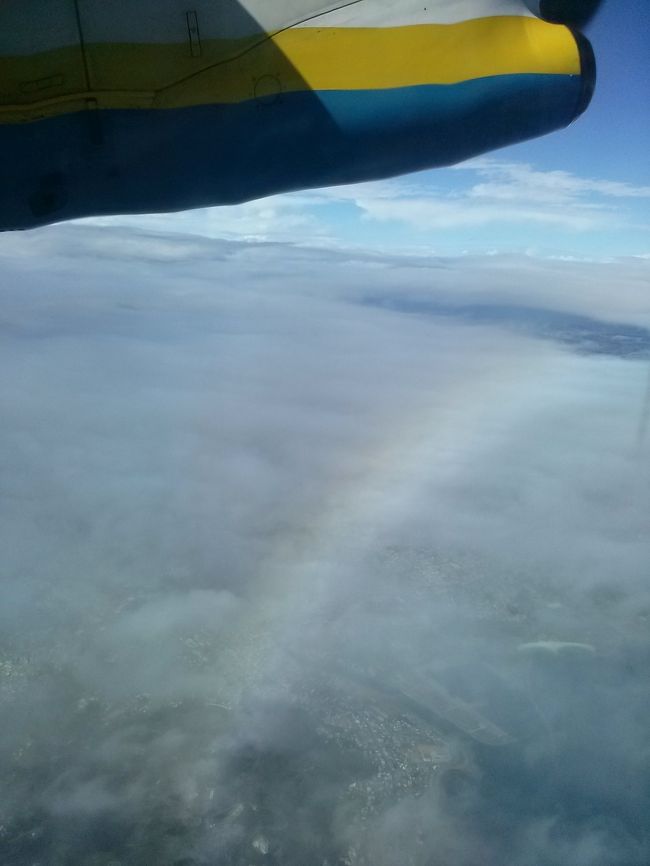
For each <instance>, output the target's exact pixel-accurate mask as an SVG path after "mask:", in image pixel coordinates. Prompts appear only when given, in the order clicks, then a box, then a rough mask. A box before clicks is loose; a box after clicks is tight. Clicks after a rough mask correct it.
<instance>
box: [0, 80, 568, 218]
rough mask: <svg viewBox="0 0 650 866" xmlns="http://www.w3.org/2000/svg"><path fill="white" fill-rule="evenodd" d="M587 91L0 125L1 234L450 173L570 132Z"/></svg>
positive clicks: (511, 87)
mask: <svg viewBox="0 0 650 866" xmlns="http://www.w3.org/2000/svg"><path fill="white" fill-rule="evenodd" d="M582 89H583V80H582V78H581V77H579V76H563V75H512V76H497V77H493V78H482V79H476V80H472V81H466V82H462V83H459V84H453V85H422V86H418V87H409V88H401V89H395V90H372V91H325V92H321V93H315V92H302V93H289V94H283V95H282V96H281V97H280V98H278V100H277V101H276V102H274V103H272V104H260V103H257V102H254V101H250V102H245V103H239V104H236V105H208V106H195V107H191V108H184V109H169V110H111V111H101V112H97V111H96V112H89V113H87V114H72V115H65V116H61V117H56V118H50V119H46V120H41V121H37V122H33V123H27V124H16V125H5V126H0V228H4V229H7V228H26V227H30V226H34V225H39V224H43V223H47V222H54V221H58V220H64V219H72V218H74V217H78V216H87V215H93V214H110V213H138V212H140V213H142V212H151V211H170V210H182V209H185V208H190V207H201V206H206V205H210V204H230V203H234V202H239V201H244V200H247V199H251V198H257V197H260V196H264V195H269V194H272V193H276V192H282V191H287V190H294V189H302V188H308V187H317V186H328V185H332V184H340V183H347V182H354V181H361V180H368V179H373V178H381V177H388V176H391V175H395V174H400V173H404V172H408V171H416V170H418V169H423V168H433V167H437V166H442V165H449V164H452V163H455V162H459V161H461V160H463V159H467V158H468V157H471V156H474V155H477V154H480V153H484V152H486V151H489V150H492V149H494V148H498V147H502V146H504V145H507V144H512V143H514V142H517V141H521V140H524V139H527V138H532V137H534V136H537V135H541V134H543V133H546V132H550V131H551V130H554V129H557V128H559V127H562V126H565V125H566V124H567V123H569V122H570V121H571V120H572V119H573V118H574V117H575V115H576V113H577V110H578V107H579V105H580V99H581V94H582Z"/></svg>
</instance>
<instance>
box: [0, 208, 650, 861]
mask: <svg viewBox="0 0 650 866" xmlns="http://www.w3.org/2000/svg"><path fill="white" fill-rule="evenodd" d="M647 265H648V263H647V262H645V261H643V260H630V261H626V262H623V261H620V262H616V263H612V264H611V265H607V266H595V265H590V264H588V263H579V262H560V261H547V262H539V261H536V260H532V259H527V258H525V257H508V258H506V257H492V258H483V259H481V260H478V259H469V258H468V259H465V260H462V261H458V260H446V259H438V260H426V259H422V258H417V257H412V258H407V257H401V258H399V257H390V256H380V255H378V254H374V255H371V254H361V253H358V254H354V255H352V254H343V253H337V252H335V251H332V250H327V249H320V250H314V249H307V248H299V247H295V246H292V245H289V244H286V243H275V244H269V243H261V242H256V243H252V242H249V243H242V242H234V241H218V240H209V239H207V238H205V237H197V236H192V235H174V234H162V233H159V232H158V233H157V232H154V231H151V230H150V231H143V230H139V231H138V230H135V229H133V228H130V229H127V228H120V227H119V226H110V227H109V226H105V227H102V228H99V227H96V226H88V225H85V226H63V227H54V228H52V229H49V230H47V231H42V232H36V233H33V234H30V235H21V236H6V237H3V238H2V239H1V245H0V274H1V275H2V276H1V278H2V285H3V313H2V321H1V322H0V328H1V329H2V333H3V339H2V343H1V347H0V354H1V356H2V357H1V360H2V369H3V377H2V386H1V391H0V399H1V400H2V404H3V411H2V415H3V418H4V422H3V425H2V448H1V453H2V455H3V464H4V465H3V496H2V509H3V512H2V515H1V520H0V525H1V527H2V533H3V539H2V549H3V565H2V573H3V574H2V581H1V582H0V629H1V635H2V640H1V643H0V666H1V672H2V680H1V683H2V685H1V690H2V691H1V695H2V700H3V706H4V712H3V719H4V721H3V727H2V731H1V732H0V764H1V765H2V766H1V770H2V772H0V786H1V787H2V796H1V798H0V804H1V805H0V824H1V825H2V830H1V831H0V852H2V857H1V858H0V859H2V862H3V863H7V864H16V866H23V864H24V866H27V864H34V863H36V862H38V863H47V864H48V866H49V864H52V866H59V864H72V863H75V864H76V863H84V864H90V866H108V864H121V866H126V864H129V866H131V864H142V863H156V864H161V866H168V864H169V866H172V864H174V866H181V864H184V866H190V864H195V866H207V864H242V866H246V864H251V863H269V864H270V863H275V864H283V866H290V864H301V866H305V864H317V866H324V864H326V863H327V864H329V866H334V864H348V866H350V864H354V866H360V864H367V866H370V864H372V866H395V864H400V866H411V864H412V866H420V864H422V866H425V864H431V863H433V862H435V863H439V864H444V866H479V864H481V866H497V864H502V863H504V862H508V863H510V864H513V866H528V864H530V866H533V864H534V866H539V864H541V866H547V864H548V866H556V864H559V863H571V864H576V866H633V864H634V866H641V864H645V863H646V862H647V861H648V857H649V855H650V840H649V837H648V834H647V829H646V827H645V822H644V815H645V814H647V809H648V805H649V803H648V794H647V783H648V778H649V777H650V767H649V766H648V754H650V750H649V749H648V746H649V742H648V732H647V724H646V720H647V711H648V708H649V707H648V696H647V688H646V682H647V673H648V660H649V655H648V650H649V644H648V631H647V625H648V616H649V615H650V595H649V593H648V587H647V562H648V561H649V554H650V533H649V531H648V526H647V519H646V515H647V514H648V508H649V506H650V490H649V486H648V453H649V452H648V443H647V441H646V437H645V435H639V431H640V429H641V430H642V428H643V418H644V414H643V413H644V411H645V410H644V408H643V406H644V394H645V391H646V387H647V386H646V382H647V364H646V363H644V362H643V361H641V360H626V359H625V357H624V356H625V354H626V353H625V352H622V351H620V352H619V351H617V349H616V346H617V343H616V341H615V340H614V341H613V342H611V343H608V344H607V345H608V348H607V350H606V351H598V353H597V354H596V353H595V352H596V351H597V350H596V349H595V348H594V344H593V339H595V338H594V334H596V335H597V334H602V328H603V327H604V325H603V323H606V324H607V327H608V328H610V329H611V330H610V331H608V332H607V333H608V335H609V337H612V335H614V336H616V335H617V333H618V332H619V331H620V334H619V336H621V337H622V338H625V337H626V335H627V336H628V337H629V335H630V333H636V332H633V331H632V330H630V329H634V328H637V329H640V331H642V332H643V333H645V330H644V329H647V328H649V327H650V310H649V309H648V299H647V291H646V290H645V288H644V287H645V285H646V280H647V273H648V268H647ZM614 288H615V291H614ZM477 305H480V307H481V309H482V310H485V309H486V308H491V309H492V310H493V311H496V313H495V314H494V315H492V316H488V317H486V316H485V315H483V316H482V317H478V318H477V316H476V315H475V314H474V313H475V311H476V307H477ZM513 309H519V310H522V309H523V310H524V313H523V314H522V315H524V318H525V317H526V316H528V317H529V318H530V316H532V312H531V311H532V310H533V309H535V310H544V311H546V313H547V314H548V315H551V314H553V315H555V316H559V317H560V319H557V320H556V319H551V320H550V321H552V322H554V321H562V322H564V325H565V326H566V327H569V328H574V330H575V329H576V328H577V329H580V328H583V329H586V330H587V333H586V335H585V334H584V333H582V335H581V336H580V338H579V339H578V337H576V338H575V339H574V340H573V341H571V340H566V339H563V338H562V334H561V333H559V332H558V333H557V334H556V333H554V332H553V331H552V329H550V330H549V328H546V329H545V330H544V329H542V330H541V331H540V329H539V328H535V327H534V326H531V327H530V328H527V329H522V328H520V327H513V324H512V311H513ZM472 310H473V311H474V313H472ZM504 310H506V311H510V312H509V313H508V314H506V312H504ZM566 316H578V317H580V316H581V317H586V321H585V318H581V319H579V322H578V324H576V323H575V321H574V320H572V319H571V320H567V319H566ZM562 317H564V318H562ZM567 321H569V325H567V324H566V323H567ZM571 323H572V324H571ZM572 333H573V332H572ZM590 338H591V339H592V343H590V342H589V339H590ZM599 345H600V344H599ZM600 348H602V346H600ZM641 348H642V349H643V346H642V347H641ZM578 350H579V351H578ZM640 354H642V352H640Z"/></svg>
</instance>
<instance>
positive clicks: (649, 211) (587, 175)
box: [119, 0, 650, 259]
mask: <svg viewBox="0 0 650 866" xmlns="http://www.w3.org/2000/svg"><path fill="white" fill-rule="evenodd" d="M587 32H588V36H589V38H590V39H591V41H592V44H593V46H594V50H595V53H596V58H597V63H598V84H597V88H596V92H595V95H594V98H593V101H592V104H591V106H590V108H589V109H588V111H587V112H586V114H584V115H583V116H582V117H581V118H579V120H578V121H576V122H575V123H574V124H573V125H572V126H571V127H569V128H568V129H566V130H562V131H560V132H557V133H553V134H551V135H548V136H545V137H544V138H542V139H537V140H535V141H531V142H525V143H523V144H520V145H516V146H513V147H509V148H505V149H503V150H501V151H499V152H497V153H493V154H490V155H488V156H486V157H484V158H481V159H478V160H473V161H471V162H469V163H464V164H463V165H462V166H459V167H455V168H452V169H444V170H440V169H439V170H435V171H428V172H422V173H420V174H415V175H410V176H407V177H402V178H395V179H393V180H390V181H384V182H380V183H370V184H359V185H355V186H351V187H343V188H342V187H339V188H336V189H330V190H321V191H315V192H308V193H295V194H291V195H281V196H275V197H273V198H270V199H265V200H261V201H257V202H250V203H248V204H245V205H243V206H240V207H235V208H213V209H207V210H202V211H195V212H191V213H187V214H181V215H172V216H158V217H146V218H140V217H138V218H135V219H131V220H126V221H125V220H124V219H120V220H119V222H120V223H122V224H123V223H124V222H127V223H131V224H135V225H137V226H138V227H143V226H146V227H149V228H154V229H156V230H158V229H163V230H181V231H188V232H190V233H197V234H201V235H208V236H217V237H226V238H232V239H247V240H271V241H291V242H297V243H301V244H308V245H319V246H320V245H325V246H334V247H339V248H340V247H345V248H350V247H351V248H361V249H374V250H382V251H390V252H407V253H415V254H422V255H443V256H447V255H452V256H453V255H462V254H467V253H471V254H485V253H488V254H496V253H524V254H527V255H534V256H543V257H544V256H561V257H562V256H566V257H569V258H573V257H575V258H587V259H611V258H616V257H620V256H644V257H645V256H648V255H650V168H649V160H648V157H647V154H648V152H650V111H648V93H650V63H649V62H648V57H650V8H649V7H648V4H647V2H646V0H619V2H616V3H615V2H613V0H609V2H607V0H606V2H605V3H604V6H603V8H602V9H601V11H600V13H599V14H598V15H597V17H596V19H595V20H594V21H593V22H592V24H591V25H590V26H589V28H588V30H587Z"/></svg>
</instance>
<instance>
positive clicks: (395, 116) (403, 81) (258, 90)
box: [0, 0, 595, 230]
mask: <svg viewBox="0 0 650 866" xmlns="http://www.w3.org/2000/svg"><path fill="white" fill-rule="evenodd" d="M424 4H426V5H424ZM594 5H595V0H417V2H416V0H351V2H341V0H339V2H329V3H328V2H326V0H2V2H0V230H3V229H4V230H7V229H24V228H31V227H34V226H38V225H43V224H47V223H51V222H57V221H61V220H68V219H73V218H76V217H82V216H89V215H99V214H116V213H143V212H159V211H160V212H161V211H175V210H183V209H187V208H192V207H202V206H207V205H215V204H231V203H236V202H241V201H245V200H248V199H252V198H258V197H261V196H265V195H270V194H273V193H277V192H282V191H288V190H296V189H304V188H309V187H319V186H328V185H333V184H341V183H349V182H356V181H362V180H369V179H376V178H383V177H389V176H393V175H398V174H402V173H405V172H410V171H415V170H419V169H424V168H432V167H437V166H444V165H450V164H453V163H456V162H459V161H461V160H464V159H467V158H469V157H472V156H475V155H477V154H481V153H485V152H487V151H490V150H492V149H494V148H498V147H502V146H504V145H508V144H512V143H514V142H518V141H521V140H524V139H527V138H532V137H534V136H538V135H542V134H544V133H547V132H550V131H552V130H554V129H558V128H561V127H563V126H565V125H567V124H568V123H570V122H571V121H572V120H573V119H574V118H576V117H577V116H578V115H579V114H580V113H581V112H582V111H583V110H584V109H585V107H586V106H587V104H588V102H589V99H590V96H591V93H592V90H593V87H594V81H595V64H594V59H593V53H592V51H591V48H590V46H589V43H588V41H587V40H586V38H585V37H584V36H582V35H580V34H579V33H578V32H576V30H575V29H574V28H573V27H572V26H571V25H573V24H574V23H576V22H580V21H581V19H583V18H584V17H585V12H588V11H590V10H591V9H592V7H593V6H594Z"/></svg>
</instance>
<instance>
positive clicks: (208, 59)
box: [0, 16, 580, 123]
mask: <svg viewBox="0 0 650 866" xmlns="http://www.w3.org/2000/svg"><path fill="white" fill-rule="evenodd" d="M233 54H238V56H236V57H234V58H233ZM224 58H227V59H224ZM86 61H87V65H88V70H89V75H90V82H91V88H92V89H91V90H90V91H88V92H84V91H82V90H81V89H80V87H79V81H80V77H79V76H80V72H79V62H80V52H79V48H78V47H77V46H75V47H70V48H68V49H58V50H57V51H53V52H47V53H46V54H40V55H35V56H33V57H10V58H9V57H5V58H0V80H2V81H3V82H4V86H3V88H2V90H1V91H0V123H1V122H5V123H7V122H9V123H12V122H20V121H21V120H30V119H34V118H35V117H42V116H51V115H56V114H62V113H67V112H69V111H75V110H79V109H80V107H83V104H84V100H87V99H90V100H92V104H93V105H94V106H96V107H99V108H145V107H151V108H180V107H185V106H190V105H203V104H211V103H237V102H243V101H245V100H247V99H252V98H254V97H255V96H256V95H257V96H260V93H261V94H262V95H263V96H265V97H267V96H268V95H269V94H272V92H273V91H274V90H277V91H282V92H295V91H301V90H375V89H389V88H398V87H409V86H413V85H419V84H453V83H456V82H460V81H467V80H470V79H474V78H485V77H488V76H494V75H513V74H522V73H524V74H525V73H537V74H547V75H577V74H579V73H580V58H579V53H578V48H577V45H576V42H575V39H574V37H573V35H572V34H571V32H570V31H569V30H568V29H567V28H566V27H563V26H559V25H555V24H548V23H546V22H544V21H541V20H539V19H537V18H529V17H523V16H513V17H503V16H500V17H491V18H480V19H474V20H471V21H463V22H460V23H457V24H428V25H427V24H421V25H409V26H405V27H386V28H351V27H340V28H316V27H313V28H308V27H300V28H292V29H289V30H285V31H282V32H280V33H277V34H275V35H274V36H273V37H270V38H268V39H266V40H264V41H263V42H261V43H259V42H251V40H246V39H245V40H239V43H238V44H237V45H236V46H235V45H233V42H232V41H227V42H226V41H224V40H208V41H205V42H202V45H201V56H200V57H198V58H194V57H191V55H190V54H189V52H188V48H187V46H186V45H180V44H176V45H142V44H93V45H88V46H86Z"/></svg>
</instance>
